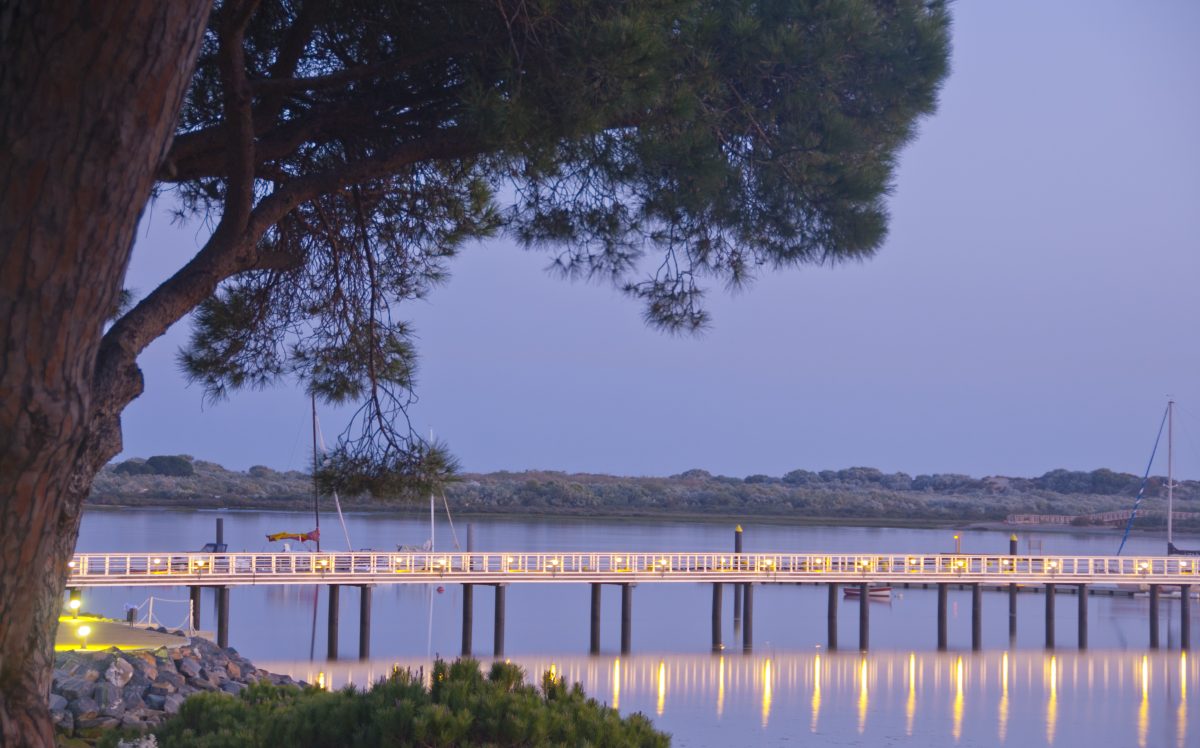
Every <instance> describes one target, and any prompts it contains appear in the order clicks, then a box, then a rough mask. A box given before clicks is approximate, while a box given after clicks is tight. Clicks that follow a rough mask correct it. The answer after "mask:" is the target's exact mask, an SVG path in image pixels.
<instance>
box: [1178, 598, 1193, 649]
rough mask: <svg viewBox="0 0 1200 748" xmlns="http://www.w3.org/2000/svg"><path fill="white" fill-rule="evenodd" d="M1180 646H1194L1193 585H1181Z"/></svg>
mask: <svg viewBox="0 0 1200 748" xmlns="http://www.w3.org/2000/svg"><path fill="white" fill-rule="evenodd" d="M1179 648H1180V649H1182V650H1183V651H1184V652H1186V651H1188V650H1189V649H1191V648H1192V585H1190V584H1181V585H1179Z"/></svg>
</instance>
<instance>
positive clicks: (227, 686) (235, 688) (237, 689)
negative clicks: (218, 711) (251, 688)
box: [221, 680, 246, 696]
mask: <svg viewBox="0 0 1200 748" xmlns="http://www.w3.org/2000/svg"><path fill="white" fill-rule="evenodd" d="M221 690H222V691H224V692H225V693H231V694H233V695H234V696H237V695H238V694H239V693H241V692H242V691H245V690H246V684H245V683H238V682H237V681H236V680H227V681H225V682H224V683H222V684H221Z"/></svg>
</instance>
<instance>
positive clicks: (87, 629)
mask: <svg viewBox="0 0 1200 748" xmlns="http://www.w3.org/2000/svg"><path fill="white" fill-rule="evenodd" d="M90 633H92V627H91V626H87V625H84V626H80V627H79V628H77V629H75V636H78V637H79V638H80V639H81V640H83V648H84V649H87V638H88V634H90Z"/></svg>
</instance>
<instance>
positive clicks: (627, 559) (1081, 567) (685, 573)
mask: <svg viewBox="0 0 1200 748" xmlns="http://www.w3.org/2000/svg"><path fill="white" fill-rule="evenodd" d="M69 566H70V569H69V571H70V576H69V579H68V582H67V584H68V586H71V587H89V586H172V585H195V584H202V585H254V584H322V583H325V584H406V583H429V582H436V581H445V582H464V583H479V584H504V583H509V582H512V583H516V582H710V581H727V582H743V581H752V582H842V583H854V582H891V583H902V582H915V583H929V582H955V581H961V582H982V583H990V584H1003V583H1016V584H1048V583H1049V584H1053V583H1061V584H1085V583H1087V584H1090V583H1111V584H1137V583H1147V584H1148V583H1155V584H1198V585H1200V559H1195V558H1188V557H1180V556H1007V555H965V554H963V555H956V554H937V555H915V554H845V553H742V554H733V553H712V552H672V553H646V552H623V551H611V552H595V551H593V552H574V553H571V552H558V553H543V552H539V553H529V552H520V551H517V552H511V553H495V552H489V553H432V552H416V553H410V552H394V553H380V552H374V551H361V552H333V553H187V552H170V553H80V554H76V555H75V556H74V557H73V559H72V560H71V562H70V564H69Z"/></svg>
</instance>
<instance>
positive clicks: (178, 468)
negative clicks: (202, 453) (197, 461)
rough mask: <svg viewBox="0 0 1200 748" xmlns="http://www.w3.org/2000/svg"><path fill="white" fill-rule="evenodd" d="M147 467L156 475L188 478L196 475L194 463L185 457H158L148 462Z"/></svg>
mask: <svg viewBox="0 0 1200 748" xmlns="http://www.w3.org/2000/svg"><path fill="white" fill-rule="evenodd" d="M146 467H148V468H150V469H151V470H152V471H154V474H155V475H169V476H174V477H178V478H187V477H189V476H192V475H195V474H196V468H195V467H193V466H192V461H191V460H190V459H188V458H187V457H185V456H184V455H156V456H154V457H151V458H150V459H148V460H146Z"/></svg>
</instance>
